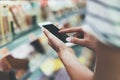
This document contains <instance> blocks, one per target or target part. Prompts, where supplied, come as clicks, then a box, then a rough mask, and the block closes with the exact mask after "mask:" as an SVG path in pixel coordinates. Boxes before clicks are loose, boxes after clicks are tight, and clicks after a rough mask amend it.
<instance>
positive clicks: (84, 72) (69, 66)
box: [44, 30, 93, 80]
mask: <svg viewBox="0 0 120 80" xmlns="http://www.w3.org/2000/svg"><path fill="white" fill-rule="evenodd" d="M44 33H45V35H46V36H47V37H48V41H49V44H50V45H51V47H53V49H55V51H56V52H57V53H58V56H59V58H60V59H61V61H62V62H63V64H64V66H65V68H66V70H67V72H68V74H69V76H70V78H71V80H93V72H91V71H90V70H89V69H88V68H86V67H85V66H83V65H82V64H80V63H79V61H78V60H77V58H76V56H75V54H74V51H73V50H72V49H70V48H68V47H67V46H65V44H64V43H63V42H62V41H60V40H59V39H58V38H56V37H55V36H53V35H52V34H51V33H50V32H49V31H47V30H44Z"/></svg>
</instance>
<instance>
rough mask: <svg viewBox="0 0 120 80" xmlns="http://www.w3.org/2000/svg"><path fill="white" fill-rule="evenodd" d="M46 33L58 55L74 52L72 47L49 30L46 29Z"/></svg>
mask: <svg viewBox="0 0 120 80" xmlns="http://www.w3.org/2000/svg"><path fill="white" fill-rule="evenodd" d="M44 33H45V35H46V36H47V38H48V43H49V45H50V46H51V47H52V48H53V49H54V50H55V51H56V52H57V53H58V56H62V55H66V54H74V51H73V50H72V49H71V48H68V47H67V46H66V45H65V44H64V43H63V42H62V41H61V40H59V39H58V38H57V37H55V36H54V35H53V34H51V33H50V32H49V31H48V30H46V29H44Z"/></svg>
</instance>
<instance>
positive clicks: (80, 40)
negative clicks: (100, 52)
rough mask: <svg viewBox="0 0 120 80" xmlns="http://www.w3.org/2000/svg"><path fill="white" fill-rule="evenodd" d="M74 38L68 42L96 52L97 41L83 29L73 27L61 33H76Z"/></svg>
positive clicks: (68, 39) (69, 38)
mask: <svg viewBox="0 0 120 80" xmlns="http://www.w3.org/2000/svg"><path fill="white" fill-rule="evenodd" d="M74 32H75V34H74V35H73V37H68V38H67V39H66V40H67V41H69V42H72V43H75V44H80V45H82V46H85V47H88V48H90V49H92V50H95V48H96V44H97V39H96V38H95V37H94V36H93V35H92V34H90V33H88V32H86V31H84V30H83V29H82V28H81V27H73V28H68V29H62V30H60V31H59V33H74Z"/></svg>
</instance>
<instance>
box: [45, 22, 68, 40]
mask: <svg viewBox="0 0 120 80" xmlns="http://www.w3.org/2000/svg"><path fill="white" fill-rule="evenodd" d="M43 27H44V28H46V29H47V30H48V31H50V32H51V33H52V34H53V35H55V36H56V37H57V38H59V39H60V40H62V41H63V42H67V41H66V38H67V37H68V36H67V35H66V34H65V33H63V34H60V33H59V32H58V31H59V29H58V28H57V27H56V26H55V25H53V24H47V25H43Z"/></svg>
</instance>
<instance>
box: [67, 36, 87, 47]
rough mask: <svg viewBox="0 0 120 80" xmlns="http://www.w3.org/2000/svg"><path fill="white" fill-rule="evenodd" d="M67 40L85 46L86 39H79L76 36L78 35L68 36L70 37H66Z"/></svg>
mask: <svg viewBox="0 0 120 80" xmlns="http://www.w3.org/2000/svg"><path fill="white" fill-rule="evenodd" d="M66 41H68V42H72V43H75V44H79V45H82V46H85V40H84V39H79V38H76V37H68V38H66Z"/></svg>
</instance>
